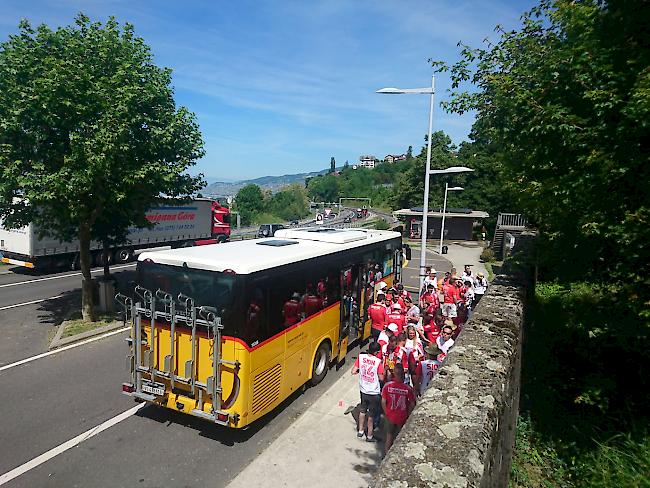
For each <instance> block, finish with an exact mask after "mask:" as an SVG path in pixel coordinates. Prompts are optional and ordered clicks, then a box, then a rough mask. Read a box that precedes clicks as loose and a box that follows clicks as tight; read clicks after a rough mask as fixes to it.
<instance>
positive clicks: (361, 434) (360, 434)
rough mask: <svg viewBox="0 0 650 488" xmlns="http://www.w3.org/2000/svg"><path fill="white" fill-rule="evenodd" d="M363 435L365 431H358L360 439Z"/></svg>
mask: <svg viewBox="0 0 650 488" xmlns="http://www.w3.org/2000/svg"><path fill="white" fill-rule="evenodd" d="M363 435H364V432H363V431H361V432H357V437H358V438H359V439H361V438H362V437H363Z"/></svg>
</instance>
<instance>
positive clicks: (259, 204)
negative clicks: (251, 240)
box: [235, 184, 264, 225]
mask: <svg viewBox="0 0 650 488" xmlns="http://www.w3.org/2000/svg"><path fill="white" fill-rule="evenodd" d="M235 208H236V209H237V211H238V212H239V214H240V215H241V219H242V223H243V224H245V225H248V224H250V223H251V221H252V219H253V216H254V215H255V214H257V213H259V212H261V211H262V210H263V209H264V195H263V194H262V189H261V188H260V187H259V186H257V185H253V184H249V185H245V186H243V187H242V188H241V189H240V190H239V191H238V192H237V195H236V196H235Z"/></svg>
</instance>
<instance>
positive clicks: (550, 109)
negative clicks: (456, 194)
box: [434, 0, 650, 319]
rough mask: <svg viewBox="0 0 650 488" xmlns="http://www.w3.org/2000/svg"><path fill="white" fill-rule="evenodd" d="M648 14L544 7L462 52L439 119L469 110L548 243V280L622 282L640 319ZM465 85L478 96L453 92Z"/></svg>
mask: <svg viewBox="0 0 650 488" xmlns="http://www.w3.org/2000/svg"><path fill="white" fill-rule="evenodd" d="M648 25H650V9H648V8H647V4H645V2H641V1H626V2H622V1H609V2H598V1H596V0H587V1H583V2H570V1H567V0H557V1H551V0H542V1H541V3H540V4H539V5H538V6H537V7H535V8H534V9H532V10H531V11H530V12H529V13H527V14H525V15H524V16H523V17H522V27H521V28H520V29H519V30H513V31H507V32H506V31H503V30H501V29H499V30H498V31H499V34H500V39H499V41H498V42H497V43H495V44H489V43H488V44H487V45H486V46H485V47H483V48H471V47H469V46H462V48H461V51H460V60H459V61H458V62H457V63H456V64H454V65H453V66H450V67H447V66H444V65H443V64H440V63H434V65H435V66H437V67H438V69H441V70H445V69H449V71H450V73H451V76H452V80H453V87H454V90H455V91H454V92H453V93H452V98H451V101H450V102H449V103H448V104H447V109H449V110H452V111H456V112H464V111H467V110H475V111H476V114H477V122H476V124H475V126H474V131H475V133H476V135H477V136H479V137H480V138H482V139H483V140H484V141H486V142H487V143H488V144H490V145H492V146H496V147H498V148H499V151H500V159H501V161H502V164H503V167H504V170H505V171H506V173H507V174H508V175H509V179H510V182H511V185H510V191H511V192H512V193H513V194H515V195H516V196H517V197H518V199H519V201H520V202H521V204H522V205H523V207H524V208H525V210H526V213H527V215H528V216H529V217H530V218H531V219H532V220H534V222H535V223H536V224H537V225H538V226H539V228H540V230H541V231H542V235H543V237H544V238H545V239H546V240H547V241H548V242H547V245H546V246H545V249H546V250H547V251H549V252H548V253H547V255H546V256H545V258H546V259H545V263H546V264H547V265H548V269H549V270H551V269H553V270H554V271H555V272H556V274H557V275H561V276H563V277H564V278H567V279H568V278H570V277H571V276H569V275H570V274H571V273H572V272H573V273H574V276H575V274H578V275H582V276H583V277H584V276H589V275H592V277H593V278H594V279H603V278H605V277H608V278H609V279H612V278H613V279H614V280H620V281H621V282H623V283H627V284H629V285H631V286H630V294H631V298H632V299H633V300H632V301H633V302H634V305H635V306H636V307H637V311H638V312H639V313H641V314H642V316H643V317H645V318H646V319H647V318H648V317H649V316H650V311H649V308H648V305H649V303H650V302H649V300H650V294H649V292H648V290H649V289H650V278H648V276H649V275H648V274H647V273H645V272H640V270H641V269H643V268H644V267H645V265H646V264H647V262H648V257H650V255H649V254H648V251H647V249H648V246H647V242H648V240H649V238H650V199H649V197H648V195H649V194H648V192H647V191H646V189H645V188H644V187H643V185H644V183H645V182H647V181H649V180H650V165H649V164H648V162H649V161H648V142H647V141H648V140H649V139H648V138H647V134H648V127H649V125H650V122H649V121H650V68H649V66H650V63H649V61H650V49H648V48H649V47H650V46H649V44H650V42H649V37H648V33H647V26H648ZM466 82H470V83H472V84H473V85H474V86H475V87H476V90H473V91H471V92H469V91H461V90H460V89H459V88H460V87H461V85H462V84H463V83H466Z"/></svg>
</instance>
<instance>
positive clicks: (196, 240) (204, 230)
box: [0, 198, 230, 269]
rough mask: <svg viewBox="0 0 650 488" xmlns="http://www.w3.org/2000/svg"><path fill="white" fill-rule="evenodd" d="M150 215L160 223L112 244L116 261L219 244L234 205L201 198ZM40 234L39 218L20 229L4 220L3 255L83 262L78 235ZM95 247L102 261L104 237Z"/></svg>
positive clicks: (9, 259)
mask: <svg viewBox="0 0 650 488" xmlns="http://www.w3.org/2000/svg"><path fill="white" fill-rule="evenodd" d="M146 218H147V220H148V221H149V222H152V223H154V224H155V226H154V227H153V228H151V229H137V228H132V229H130V232H129V235H128V237H127V241H126V242H125V243H124V244H122V245H119V246H115V247H113V248H112V249H111V252H110V253H109V260H110V261H111V262H115V263H126V262H128V261H131V260H132V259H133V258H134V256H135V254H136V253H137V251H139V250H142V249H151V248H158V247H166V248H169V247H189V246H195V245H204V244H214V243H217V242H225V241H226V240H228V238H229V236H230V211H229V210H228V208H226V207H222V206H221V205H220V204H219V202H216V201H213V200H210V199H208V198H197V199H195V200H193V201H192V202H191V203H188V204H186V205H178V206H159V207H153V208H151V209H150V210H149V211H148V212H147V214H146ZM39 234H40V233H39V229H38V228H37V227H36V226H35V225H34V224H29V225H28V226H26V227H22V228H20V229H5V228H4V227H2V225H0V261H2V262H3V263H6V264H15V265H19V266H25V267H27V268H51V267H61V266H64V267H69V268H71V269H77V268H78V267H79V242H78V241H71V242H61V241H59V240H58V239H54V238H52V237H40V235H39ZM90 250H91V253H92V257H93V264H95V265H102V264H103V263H102V243H101V242H95V241H93V242H91V244H90Z"/></svg>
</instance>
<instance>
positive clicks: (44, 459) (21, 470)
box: [0, 403, 147, 485]
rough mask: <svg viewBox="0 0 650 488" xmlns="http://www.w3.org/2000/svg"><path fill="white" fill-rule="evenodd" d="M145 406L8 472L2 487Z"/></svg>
mask: <svg viewBox="0 0 650 488" xmlns="http://www.w3.org/2000/svg"><path fill="white" fill-rule="evenodd" d="M145 406H147V404H146V403H140V404H138V405H136V406H135V407H132V408H129V409H128V410H127V411H125V412H122V413H121V414H119V415H116V416H115V417H113V418H111V419H108V420H107V421H106V422H102V423H101V424H99V425H98V426H96V427H93V428H92V429H89V430H87V431H86V432H84V433H83V434H79V435H78V436H77V437H74V438H72V439H70V440H69V441H67V442H64V443H63V444H60V445H58V446H56V447H54V448H52V449H50V450H49V451H47V452H45V453H43V454H41V455H40V456H37V457H35V458H34V459H32V460H31V461H28V462H26V463H25V464H23V465H21V466H18V467H17V468H14V469H12V470H11V471H8V472H6V473H5V474H3V475H1V476H0V485H4V484H5V483H8V482H9V481H11V480H13V479H14V478H17V477H18V476H20V475H23V474H25V473H26V472H27V471H30V470H32V469H34V468H36V467H37V466H40V465H41V464H43V463H45V462H47V461H49V460H50V459H52V458H53V457H55V456H58V455H59V454H61V453H63V452H65V451H67V450H69V449H72V448H73V447H75V446H77V445H79V444H81V443H82V442H83V441H85V440H88V439H90V438H91V437H94V436H96V435H97V434H99V433H101V432H103V431H105V430H106V429H109V428H111V427H113V426H114V425H116V424H119V423H120V422H122V421H123V420H126V419H128V418H129V417H131V416H132V415H134V414H135V413H136V412H137V411H138V410H140V409H141V408H143V407H145Z"/></svg>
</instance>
